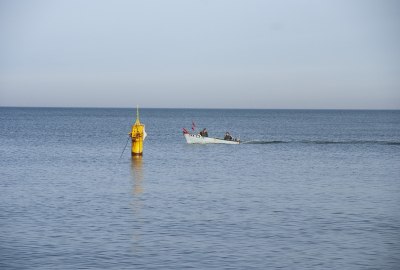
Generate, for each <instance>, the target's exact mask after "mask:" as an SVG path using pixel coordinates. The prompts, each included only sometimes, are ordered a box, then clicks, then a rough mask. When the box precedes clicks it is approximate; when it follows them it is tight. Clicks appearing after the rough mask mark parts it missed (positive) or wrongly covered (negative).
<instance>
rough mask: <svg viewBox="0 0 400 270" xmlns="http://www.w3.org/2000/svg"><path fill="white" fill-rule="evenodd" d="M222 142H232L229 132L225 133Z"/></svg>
mask: <svg viewBox="0 0 400 270" xmlns="http://www.w3.org/2000/svg"><path fill="white" fill-rule="evenodd" d="M224 140H227V141H233V138H232V136H231V135H229V132H227V133H226V135H225V137H224Z"/></svg>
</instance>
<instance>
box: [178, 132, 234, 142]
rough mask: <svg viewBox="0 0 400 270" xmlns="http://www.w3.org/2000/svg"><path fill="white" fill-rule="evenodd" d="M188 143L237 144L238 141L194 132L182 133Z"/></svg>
mask: <svg viewBox="0 0 400 270" xmlns="http://www.w3.org/2000/svg"><path fill="white" fill-rule="evenodd" d="M183 136H185V139H186V141H187V143H188V144H195V143H197V144H239V142H238V141H227V140H223V139H219V138H209V137H202V136H200V135H195V134H183Z"/></svg>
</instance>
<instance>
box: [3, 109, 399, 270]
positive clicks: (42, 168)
mask: <svg viewBox="0 0 400 270" xmlns="http://www.w3.org/2000/svg"><path fill="white" fill-rule="evenodd" d="M135 120H136V110H135V109H64V108H62V109H60V108H0V154H1V156H0V191H1V196H0V268H1V269H277V268H283V269H399V265H400V255H399V254H400V111H324V110H322V111H317V110H310V111H308V110H187V109H141V110H140V121H141V122H142V124H145V125H146V132H147V134H148V137H147V138H146V140H145V141H144V156H143V158H142V159H140V160H136V159H132V158H131V156H130V143H129V144H128V146H127V149H126V150H125V152H124V154H123V155H122V157H121V158H120V155H121V152H122V149H123V148H124V146H125V143H126V140H127V139H128V133H129V132H130V129H131V125H133V124H134V122H135ZM192 120H193V121H194V122H195V123H196V124H197V127H198V128H199V129H200V128H201V129H202V128H204V127H207V129H208V134H209V135H210V136H212V137H221V136H223V135H224V134H225V132H226V131H229V132H230V133H231V134H232V135H233V136H234V137H237V136H238V135H239V134H240V138H241V140H242V141H245V142H246V143H244V144H240V145H187V144H186V142H185V140H184V137H183V136H182V127H185V128H186V129H187V130H191V123H192Z"/></svg>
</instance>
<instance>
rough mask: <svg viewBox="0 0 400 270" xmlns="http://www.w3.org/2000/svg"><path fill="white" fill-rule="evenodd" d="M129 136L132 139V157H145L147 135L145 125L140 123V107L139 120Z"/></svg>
mask: <svg viewBox="0 0 400 270" xmlns="http://www.w3.org/2000/svg"><path fill="white" fill-rule="evenodd" d="M129 136H131V138H132V156H143V140H144V138H145V137H146V136H147V134H146V131H145V130H144V125H142V124H140V122H139V106H138V107H137V119H136V122H135V125H134V126H132V132H131V133H129Z"/></svg>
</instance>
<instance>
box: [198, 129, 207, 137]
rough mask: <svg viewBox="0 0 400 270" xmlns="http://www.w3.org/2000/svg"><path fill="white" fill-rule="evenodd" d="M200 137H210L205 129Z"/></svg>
mask: <svg viewBox="0 0 400 270" xmlns="http://www.w3.org/2000/svg"><path fill="white" fill-rule="evenodd" d="M200 135H201V136H203V137H208V133H207V129H206V128H204V129H203V131H200Z"/></svg>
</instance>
